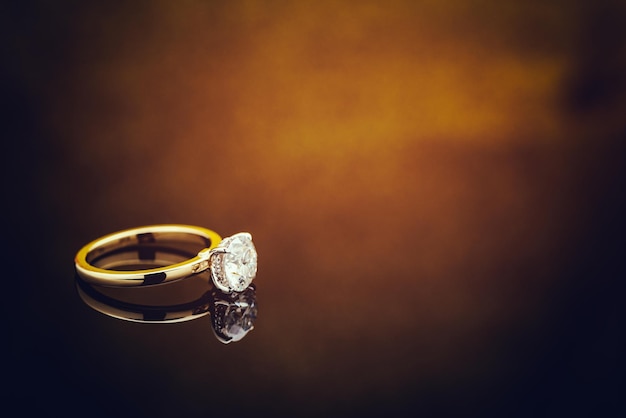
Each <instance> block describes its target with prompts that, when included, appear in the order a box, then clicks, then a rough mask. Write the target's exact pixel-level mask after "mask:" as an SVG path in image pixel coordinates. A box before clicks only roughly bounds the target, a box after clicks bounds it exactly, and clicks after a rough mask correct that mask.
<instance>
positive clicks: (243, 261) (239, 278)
mask: <svg viewBox="0 0 626 418" xmlns="http://www.w3.org/2000/svg"><path fill="white" fill-rule="evenodd" d="M210 265H211V275H212V276H213V279H214V282H215V285H216V286H217V287H218V288H219V289H220V290H221V291H222V292H226V293H230V292H232V291H235V292H241V291H243V290H245V289H246V288H247V287H248V286H249V285H250V283H252V280H253V279H254V277H255V276H256V270H257V254H256V249H255V248H254V244H253V243H252V236H251V235H250V234H249V233H247V232H241V233H239V234H235V235H233V236H231V237H228V238H225V239H224V240H223V241H222V242H220V243H219V245H218V246H217V247H216V248H215V249H214V250H213V251H212V254H211V258H210Z"/></svg>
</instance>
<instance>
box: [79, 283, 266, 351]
mask: <svg viewBox="0 0 626 418" xmlns="http://www.w3.org/2000/svg"><path fill="white" fill-rule="evenodd" d="M205 286H206V281H205ZM205 286H204V288H205V289H206V287H205ZM76 290H77V292H78V295H79V296H80V298H81V299H82V301H83V302H84V303H85V304H86V305H87V306H89V307H90V308H92V309H94V310H96V311H98V312H100V313H103V314H105V315H107V316H110V317H113V318H117V319H122V320H125V321H130V322H138V323H150V324H166V323H170V324H171V323H179V322H186V321H192V320H195V319H198V318H202V317H204V316H206V315H210V316H211V326H212V328H213V333H214V335H215V337H216V338H217V339H218V341H220V342H222V343H224V344H228V343H230V342H235V341H239V340H241V339H242V338H243V337H245V336H246V335H247V334H248V333H249V332H250V331H252V330H253V329H254V321H255V320H256V317H257V313H258V308H257V302H256V288H255V286H254V285H253V284H251V285H250V286H248V287H247V288H246V289H244V291H243V292H240V293H231V294H226V293H222V292H220V291H219V290H217V289H215V288H214V289H212V290H208V291H203V293H202V295H201V296H200V297H199V298H197V299H195V300H193V301H191V302H186V303H178V304H171V305H169V304H163V305H145V304H139V303H132V302H126V301H122V300H120V299H116V298H114V297H112V296H108V295H105V294H104V293H101V292H99V291H98V290H96V288H95V287H94V286H92V285H90V284H89V283H87V282H85V281H83V280H82V279H81V278H80V277H77V278H76ZM125 290H126V289H125ZM126 291H128V290H126Z"/></svg>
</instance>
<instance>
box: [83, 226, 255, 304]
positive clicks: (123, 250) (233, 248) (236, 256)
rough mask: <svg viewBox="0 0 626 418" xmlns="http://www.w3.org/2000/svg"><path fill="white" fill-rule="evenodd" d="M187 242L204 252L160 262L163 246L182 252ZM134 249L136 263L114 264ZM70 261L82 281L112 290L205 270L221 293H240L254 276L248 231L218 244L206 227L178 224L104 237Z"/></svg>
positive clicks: (178, 278)
mask: <svg viewBox="0 0 626 418" xmlns="http://www.w3.org/2000/svg"><path fill="white" fill-rule="evenodd" d="M190 244H191V245H196V246H199V247H200V248H202V249H201V250H200V251H199V252H198V253H197V255H195V256H193V257H191V258H188V259H184V260H183V261H180V262H176V263H174V264H169V263H168V262H167V261H163V260H160V259H159V255H160V252H159V250H160V249H161V248H163V247H167V248H169V250H168V252H175V249H176V248H180V249H181V252H182V253H185V252H186V251H185V248H186V247H187V248H188V247H189V245H190ZM132 251H136V252H137V257H136V258H137V259H138V261H140V262H139V263H137V264H136V265H134V266H130V265H129V264H128V263H127V262H126V261H125V260H127V259H128V257H122V261H123V262H122V265H116V261H115V260H116V255H118V254H127V253H129V252H132ZM103 260H106V262H105V264H103ZM111 260H113V261H111ZM74 261H75V266H76V272H77V273H78V275H79V276H80V277H81V278H83V279H84V280H85V281H87V282H90V283H94V284H98V285H102V286H114V287H125V286H150V285H157V284H161V283H168V282H172V281H176V280H180V279H183V278H186V277H189V276H191V275H194V274H197V273H200V272H202V271H205V270H207V269H209V270H210V272H211V278H212V280H213V283H214V284H215V286H216V287H217V288H218V289H220V290H221V291H222V292H225V293H230V292H233V291H235V292H241V291H243V290H245V289H246V288H247V287H248V286H249V285H250V283H251V282H252V280H253V279H254V277H255V276H256V272H257V253H256V248H255V247H254V244H253V243H252V236H251V235H250V234H249V233H247V232H240V233H238V234H235V235H233V236H230V237H228V238H225V239H223V240H222V239H221V237H220V236H219V234H217V233H216V232H214V231H212V230H210V229H206V228H202V227H198V226H191V225H180V224H167V225H151V226H143V227H138V228H131V229H126V230H123V231H119V232H115V233H112V234H109V235H105V236H103V237H101V238H98V239H96V240H94V241H92V242H90V243H89V244H87V245H85V246H84V247H83V248H81V249H80V250H79V251H78V253H77V254H76V257H75V260H74ZM106 263H108V264H106ZM146 266H148V267H149V268H146ZM155 266H157V267H155ZM131 267H132V268H131Z"/></svg>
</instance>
